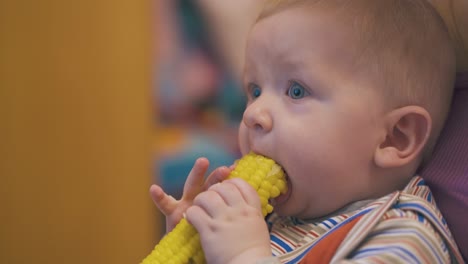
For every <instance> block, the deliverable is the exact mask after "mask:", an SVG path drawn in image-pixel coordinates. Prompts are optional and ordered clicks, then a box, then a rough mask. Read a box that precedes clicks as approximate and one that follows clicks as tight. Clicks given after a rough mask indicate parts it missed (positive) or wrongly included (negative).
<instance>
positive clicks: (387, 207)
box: [151, 0, 463, 264]
mask: <svg viewBox="0 0 468 264" xmlns="http://www.w3.org/2000/svg"><path fill="white" fill-rule="evenodd" d="M267 2H268V3H267V4H266V6H265V8H264V9H263V11H262V13H261V14H260V16H259V18H258V20H257V21H256V23H255V25H254V26H253V28H252V30H251V32H250V34H249V37H248V40H247V46H246V60H245V72H244V89H245V93H246V94H247V98H248V103H247V106H246V109H245V112H244V116H243V120H242V122H241V124H240V129H239V142H240V149H241V151H242V153H243V154H246V153H248V152H250V151H253V152H255V153H258V154H262V155H265V156H268V157H270V158H272V159H274V160H275V161H277V162H278V163H279V164H280V165H281V166H282V167H283V168H284V170H285V172H286V174H287V180H288V192H287V193H286V194H283V195H281V196H280V197H278V198H276V199H275V200H274V201H273V203H274V205H275V211H274V213H273V214H271V215H269V216H268V217H267V219H266V220H267V224H265V219H264V218H263V217H262V215H261V212H260V210H259V208H260V201H259V198H258V197H257V194H256V192H255V191H254V190H253V189H252V188H251V187H250V186H249V185H248V184H247V183H246V182H244V181H243V180H241V179H232V180H226V181H223V182H221V183H219V182H220V181H222V180H223V179H224V178H226V176H227V174H228V173H229V171H230V168H226V167H222V168H218V169H217V170H215V171H214V172H213V173H212V174H211V175H210V176H209V177H208V178H207V179H206V181H204V175H205V173H206V171H207V168H208V161H207V160H206V159H204V158H200V159H198V160H197V161H196V162H195V165H194V167H193V169H192V171H191V172H190V174H189V176H188V178H187V182H186V184H185V187H184V194H183V197H182V198H181V200H178V201H177V200H175V199H173V198H172V197H170V196H168V195H166V194H165V193H164V191H163V190H162V189H161V188H160V187H159V186H156V185H153V186H152V187H151V194H152V197H153V200H154V201H155V203H156V205H157V206H158V207H159V209H160V210H161V211H162V212H163V213H164V214H165V215H166V219H167V223H168V226H167V227H168V230H170V229H171V228H173V226H174V225H175V224H176V223H177V222H178V221H179V220H180V219H181V217H182V214H183V213H184V212H185V213H186V217H187V220H188V221H189V222H190V223H192V224H193V225H194V226H195V228H196V229H197V230H198V232H199V233H200V239H201V242H202V246H203V249H204V252H205V257H206V259H207V261H208V263H222V264H225V263H242V264H243V263H298V262H301V261H302V262H303V263H338V262H340V263H341V262H343V263H351V262H352V263H354V262H361V263H362V262H365V263H370V262H371V263H450V262H453V263H456V262H458V263H463V260H462V258H461V256H460V253H459V251H458V249H457V246H456V244H455V242H454V240H453V238H452V236H451V234H450V231H449V230H448V228H447V226H446V224H445V221H444V220H443V218H442V216H441V214H440V212H439V210H438V209H437V207H436V204H435V201H434V200H433V198H432V196H431V192H430V190H429V189H428V187H427V186H426V185H425V183H424V181H423V180H422V179H421V178H420V177H418V176H417V175H416V176H415V172H416V170H417V169H418V167H419V166H420V165H421V163H422V162H424V160H425V158H427V157H428V155H430V153H431V150H432V148H433V146H434V144H435V141H436V139H437V137H438V135H439V133H440V131H441V128H442V126H443V124H444V121H445V118H446V115H447V112H448V108H449V105H450V102H451V96H452V94H451V93H452V92H451V90H450V89H447V87H453V82H454V77H455V57H454V56H455V55H454V53H453V48H452V46H451V43H450V40H449V36H448V33H447V32H446V29H445V27H444V24H443V22H442V20H441V19H440V18H439V17H438V15H437V13H436V12H435V11H434V10H433V9H432V7H431V6H430V5H429V4H428V3H426V2H425V1H424V0H322V1H319V0H283V1H281V0H280V1H267ZM215 183H216V184H215Z"/></svg>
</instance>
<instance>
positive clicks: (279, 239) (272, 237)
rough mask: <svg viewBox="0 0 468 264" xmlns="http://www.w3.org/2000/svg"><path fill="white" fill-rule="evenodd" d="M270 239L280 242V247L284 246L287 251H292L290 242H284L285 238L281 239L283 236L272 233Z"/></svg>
mask: <svg viewBox="0 0 468 264" xmlns="http://www.w3.org/2000/svg"><path fill="white" fill-rule="evenodd" d="M270 240H271V241H273V242H275V243H276V244H278V245H279V246H280V247H282V248H284V249H285V250H286V251H287V252H290V251H292V248H291V247H290V246H289V245H288V244H286V243H284V242H283V240H281V238H279V237H276V236H275V235H270Z"/></svg>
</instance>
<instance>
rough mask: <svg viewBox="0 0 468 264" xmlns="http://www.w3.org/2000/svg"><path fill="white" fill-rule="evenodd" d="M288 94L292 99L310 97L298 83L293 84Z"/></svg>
mask: <svg viewBox="0 0 468 264" xmlns="http://www.w3.org/2000/svg"><path fill="white" fill-rule="evenodd" d="M287 93H288V96H289V97H291V98H292V99H301V98H303V97H305V96H307V95H309V92H308V91H307V90H306V89H305V88H304V87H302V85H300V84H299V83H297V82H293V83H292V84H291V86H289V89H288V91H287Z"/></svg>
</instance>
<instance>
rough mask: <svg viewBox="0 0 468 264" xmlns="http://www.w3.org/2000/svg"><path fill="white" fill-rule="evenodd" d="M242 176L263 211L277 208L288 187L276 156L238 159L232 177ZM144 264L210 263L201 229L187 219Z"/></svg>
mask: <svg viewBox="0 0 468 264" xmlns="http://www.w3.org/2000/svg"><path fill="white" fill-rule="evenodd" d="M231 178H242V179H244V180H245V181H247V182H248V183H249V184H250V185H251V186H252V187H254V189H255V190H256V191H257V193H258V195H259V197H260V201H261V205H262V214H263V216H266V215H267V214H268V213H271V212H272V211H273V206H272V205H271V204H269V201H268V200H269V199H270V198H275V197H277V196H278V195H280V194H281V193H285V192H286V189H287V187H286V186H287V185H286V180H285V177H284V172H283V170H282V169H281V167H280V166H279V165H278V164H276V163H275V162H274V161H273V160H272V159H269V158H266V157H264V156H261V155H257V154H254V153H249V154H247V155H245V156H244V157H242V158H241V159H240V160H238V161H237V164H236V167H235V168H234V170H233V171H232V172H231V173H230V174H229V176H228V179H231ZM141 263H142V264H163V263H164V264H166V263H168V264H169V263H170V264H186V263H197V264H198V263H206V261H205V255H204V254H203V249H202V247H201V243H200V238H199V235H198V233H197V230H196V229H195V228H194V227H193V226H192V225H191V224H189V222H187V220H186V219H185V218H184V219H182V220H181V221H180V222H179V223H178V224H177V225H176V227H175V228H174V229H173V230H172V231H171V232H169V233H168V234H167V235H166V236H165V237H164V238H163V239H161V241H159V243H158V244H157V245H156V247H155V248H154V249H153V251H152V252H151V253H150V254H149V255H148V256H147V257H146V258H145V259H144V260H143V261H142V262H141Z"/></svg>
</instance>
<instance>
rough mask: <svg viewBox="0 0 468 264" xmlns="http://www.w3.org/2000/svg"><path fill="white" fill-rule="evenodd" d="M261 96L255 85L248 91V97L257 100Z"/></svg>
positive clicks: (258, 88) (260, 90)
mask: <svg viewBox="0 0 468 264" xmlns="http://www.w3.org/2000/svg"><path fill="white" fill-rule="evenodd" d="M261 94H262V89H260V87H258V86H257V85H253V86H252V89H251V90H250V95H251V96H252V98H257V97H259V96H260V95H261Z"/></svg>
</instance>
